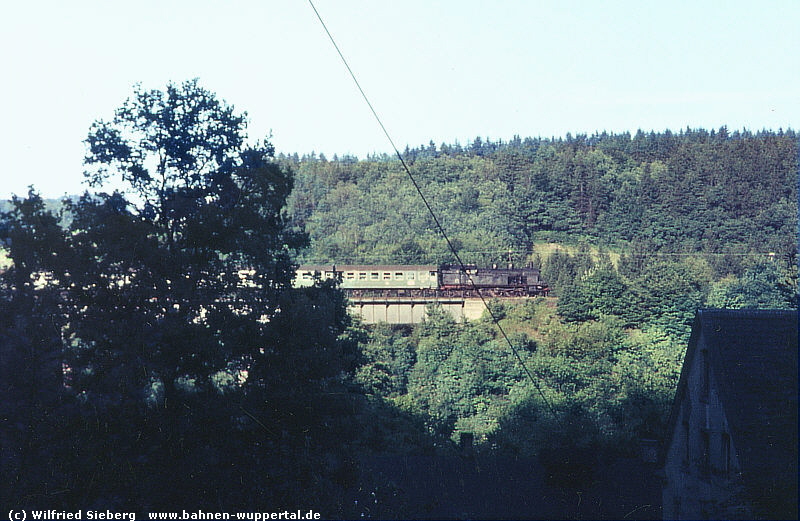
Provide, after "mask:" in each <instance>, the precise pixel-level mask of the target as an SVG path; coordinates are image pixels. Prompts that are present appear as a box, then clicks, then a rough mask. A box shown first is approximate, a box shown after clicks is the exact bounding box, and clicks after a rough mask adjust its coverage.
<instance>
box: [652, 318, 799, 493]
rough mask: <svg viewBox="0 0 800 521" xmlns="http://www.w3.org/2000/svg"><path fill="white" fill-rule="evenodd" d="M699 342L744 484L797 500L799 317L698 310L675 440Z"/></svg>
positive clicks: (675, 409)
mask: <svg viewBox="0 0 800 521" xmlns="http://www.w3.org/2000/svg"><path fill="white" fill-rule="evenodd" d="M701 337H702V338H703V340H704V344H703V345H704V348H706V349H708V351H709V357H708V359H709V363H710V365H711V371H712V372H713V374H714V377H715V382H716V383H717V389H718V393H719V399H720V402H721V404H722V407H723V408H724V410H725V414H726V417H727V419H728V425H729V427H730V430H731V438H732V439H733V443H734V446H735V447H736V452H737V455H738V457H739V463H740V465H741V467H742V472H743V475H744V477H745V479H746V480H747V481H749V482H750V483H751V484H753V485H755V486H756V487H758V488H759V489H761V490H767V489H769V490H773V489H775V487H789V489H793V491H794V498H795V500H796V497H797V468H798V467H797V455H798V453H797V443H798V436H797V421H798V408H797V407H798V377H797V375H798V366H797V354H798V312H797V311H796V310H794V311H792V310H745V309H741V310H719V309H705V310H699V311H698V312H697V314H696V316H695V321H694V325H693V326H692V336H691V339H690V340H689V347H688V349H687V351H686V357H685V358H684V360H685V361H684V367H683V370H682V371H681V378H680V382H679V384H678V389H677V391H676V395H675V402H674V404H673V407H672V412H671V414H670V422H669V427H670V430H669V431H668V432H669V433H670V435H671V434H672V432H674V422H675V421H677V416H678V407H679V405H680V402H681V400H682V399H683V396H684V393H685V391H686V385H687V375H688V371H689V367H688V363H690V361H691V360H694V359H695V356H694V354H695V351H696V350H697V349H698V341H699V340H700V338H701ZM666 448H667V447H665V453H666ZM665 453H664V454H665ZM776 492H777V490H776Z"/></svg>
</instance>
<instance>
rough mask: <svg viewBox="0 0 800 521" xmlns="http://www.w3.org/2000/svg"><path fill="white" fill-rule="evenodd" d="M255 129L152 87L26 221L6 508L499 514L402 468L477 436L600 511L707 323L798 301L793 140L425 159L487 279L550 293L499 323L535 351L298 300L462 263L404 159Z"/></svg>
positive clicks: (432, 153)
mask: <svg viewBox="0 0 800 521" xmlns="http://www.w3.org/2000/svg"><path fill="white" fill-rule="evenodd" d="M245 130H246V120H245V118H244V117H243V116H242V115H240V114H237V113H235V112H234V110H233V108H232V107H229V106H227V105H226V104H225V103H222V102H220V101H218V100H217V98H216V97H215V95H214V94H213V93H210V92H208V91H206V90H204V89H203V88H202V87H200V86H199V85H198V84H197V82H196V81H190V82H186V83H183V84H180V85H175V84H171V85H169V86H168V87H167V89H166V90H164V91H158V90H155V91H144V90H141V89H140V88H137V90H136V91H135V92H134V95H133V96H132V97H131V98H130V99H128V100H127V101H126V102H125V103H124V104H123V105H122V106H121V107H120V108H119V109H118V110H117V111H116V113H115V115H114V117H113V118H112V119H110V120H108V121H105V120H98V121H97V122H96V123H95V124H94V125H93V126H92V127H91V128H90V129H89V134H88V138H87V142H86V143H87V157H86V168H87V173H86V179H87V182H88V183H89V186H90V188H91V189H92V191H87V192H86V193H85V194H83V195H82V196H76V197H72V198H69V199H66V200H65V201H63V202H62V203H59V204H55V203H53V202H50V201H45V200H43V199H42V198H41V197H40V196H39V194H38V193H37V192H36V191H35V190H34V189H32V190H31V191H30V193H29V194H28V196H27V197H25V198H14V199H13V200H12V201H9V202H8V203H5V204H4V206H3V207H2V208H0V210H2V213H1V214H0V241H2V245H3V250H4V252H3V254H4V256H5V257H7V258H6V259H5V260H4V263H3V267H2V268H0V270H1V271H0V346H2V347H1V349H2V352H0V385H2V392H3V394H4V400H2V402H1V403H0V407H2V410H1V411H0V418H2V421H3V428H2V431H0V437H1V439H0V443H2V447H3V453H2V455H1V457H2V461H1V463H2V466H3V469H4V473H5V475H6V476H13V479H7V480H3V482H2V484H0V487H2V488H1V489H0V496H2V497H3V498H5V499H4V505H6V503H7V502H13V504H11V505H7V506H6V507H5V508H6V510H3V512H6V511H8V509H9V508H42V509H44V508H57V509H64V510H69V511H75V510H78V509H89V508H92V509H111V510H113V511H117V512H125V511H132V512H138V513H142V512H148V511H174V510H176V509H185V510H190V509H204V510H206V511H212V512H223V511H229V512H232V511H253V510H260V511H263V510H264V509H265V508H266V509H269V508H268V507H272V508H274V509H281V510H283V509H287V510H294V509H303V510H306V511H307V510H309V509H315V510H317V511H320V512H322V515H323V517H328V518H330V517H342V518H355V517H381V518H387V517H393V518H402V517H419V516H425V515H428V516H434V517H435V516H437V515H438V516H440V517H442V516H444V517H459V516H462V517H463V516H466V517H482V516H481V515H480V512H481V511H476V510H469V509H467V507H465V506H462V507H459V508H462V509H461V510H453V511H449V510H441V509H439V510H436V507H435V506H431V505H430V504H429V503H426V502H422V501H419V500H418V498H417V497H416V496H415V495H414V493H413V492H412V491H411V485H409V484H408V483H407V482H404V481H403V480H401V479H399V478H398V477H397V476H396V475H394V476H390V477H386V474H385V472H382V471H381V472H379V471H378V469H379V467H380V464H379V461H380V458H381V457H387V456H391V455H410V454H415V455H425V456H426V457H436V458H445V459H446V458H456V460H455V461H464V460H460V459H458V458H462V456H463V454H462V453H460V452H458V450H457V449H458V443H460V442H461V440H462V439H474V440H475V451H476V452H477V453H478V455H479V457H484V458H485V457H492V458H497V457H500V456H501V455H502V457H508V458H521V459H519V460H518V461H528V460H527V459H525V458H531V461H536V462H538V464H537V465H536V468H537V469H538V468H541V469H544V470H542V471H541V472H544V473H545V477H546V482H545V484H544V485H542V486H548V487H551V489H552V490H566V489H569V490H573V491H578V492H576V493H577V494H578V495H580V494H581V493H583V492H582V491H584V490H589V489H591V487H594V486H597V483H598V480H600V478H598V476H600V475H601V474H602V473H603V469H609V468H613V462H615V461H618V460H621V459H622V458H628V457H631V456H633V455H635V453H636V450H637V447H638V442H639V441H640V440H642V439H648V440H649V439H654V440H660V439H663V436H664V422H665V421H666V415H667V413H668V407H669V403H670V400H671V399H672V394H673V392H674V389H675V385H676V382H677V377H678V374H679V371H680V365H681V362H682V357H683V352H684V350H685V347H686V341H687V338H688V333H689V328H690V324H691V320H692V317H693V315H694V312H695V310H696V309H697V308H698V307H703V306H709V307H728V308H743V307H766V308H786V307H796V306H797V270H796V263H797V235H796V230H797V178H796V175H797V170H798V164H797V161H798V141H797V136H796V135H795V133H794V132H793V131H786V132H783V131H779V132H772V131H762V132H758V133H755V134H753V133H749V132H730V133H729V132H728V130H727V129H725V128H721V129H718V130H715V131H711V132H707V131H705V130H692V129H687V130H685V131H681V132H679V133H671V132H663V133H658V134H656V133H649V134H647V133H644V132H638V133H636V134H635V135H633V136H631V135H629V134H620V135H609V134H601V135H594V136H577V137H572V136H567V137H566V138H563V139H540V138H536V139H533V138H525V139H520V138H515V139H513V140H511V141H509V142H492V141H489V140H483V139H480V138H477V139H475V141H474V142H473V143H472V144H471V145H469V146H464V147H462V146H460V145H458V144H455V145H444V144H443V145H440V146H436V145H434V144H432V143H431V144H430V145H429V146H427V147H420V148H417V149H407V150H406V151H405V153H404V158H405V159H406V160H407V161H408V164H409V165H410V167H411V171H412V173H413V174H414V176H415V177H416V178H417V179H418V181H419V182H420V186H421V188H422V190H423V191H424V192H425V194H426V196H427V197H428V198H429V199H430V200H431V201H432V206H433V208H434V211H436V212H437V215H438V218H439V219H440V220H441V222H442V224H443V226H444V228H445V230H446V231H447V233H448V234H449V236H450V237H451V241H452V243H453V245H454V246H455V247H456V249H457V251H458V253H459V255H460V256H461V257H462V258H463V259H464V260H465V261H466V262H474V263H477V264H481V265H488V264H491V263H505V262H514V263H517V264H522V263H532V264H535V265H537V266H538V267H540V268H541V270H542V275H543V277H544V278H545V280H547V281H548V282H549V284H550V286H551V287H552V288H553V295H554V297H537V298H531V299H520V300H492V301H490V302H489V306H490V308H491V311H492V313H491V314H492V316H494V317H495V318H496V319H498V320H499V323H500V324H501V325H502V327H503V328H504V331H506V332H507V333H508V339H509V341H510V342H511V343H512V345H513V346H514V347H515V348H516V349H517V353H518V355H519V359H517V358H516V357H515V356H514V354H513V353H512V351H511V350H510V349H509V346H508V343H507V342H506V341H505V338H504V337H503V335H501V334H499V332H498V331H499V330H498V329H497V325H496V324H494V323H493V320H491V319H490V318H489V314H485V315H484V317H483V318H481V319H480V320H475V321H471V322H466V321H463V322H458V321H455V320H454V319H453V318H452V317H451V316H450V315H449V314H447V313H446V312H444V311H443V310H441V309H440V308H437V307H436V306H431V307H430V308H429V310H428V317H427V319H426V320H425V321H424V322H423V323H422V324H420V325H417V326H414V327H411V326H409V327H393V326H389V325H385V324H381V325H377V326H365V325H363V324H360V323H359V322H358V320H356V319H354V318H353V317H351V316H350V315H349V314H348V313H347V311H346V309H347V301H346V299H345V297H344V296H343V294H342V293H341V292H340V291H339V290H338V289H337V288H336V286H335V284H331V283H323V282H320V283H319V284H317V285H316V286H315V287H312V288H304V289H294V288H292V286H291V278H292V275H293V270H294V267H295V266H296V265H297V264H298V263H301V262H309V261H314V262H335V263H347V262H359V263H365V264H366V263H408V264H412V263H442V262H449V261H452V260H453V256H452V252H450V251H448V248H447V247H446V244H445V241H444V239H443V238H442V237H441V236H439V235H438V232H437V230H436V229H435V226H434V223H433V220H432V218H431V216H430V215H429V214H427V213H426V211H424V209H423V206H422V204H421V201H420V200H419V198H418V197H419V196H418V195H417V194H416V193H415V191H414V188H413V186H412V185H411V183H410V182H409V181H408V178H407V175H406V173H405V172H404V170H403V169H402V166H401V164H400V162H399V161H398V160H396V159H395V158H392V157H389V156H376V157H369V158H366V159H362V160H359V159H357V158H352V157H343V158H337V157H334V158H332V159H331V160H328V159H326V158H324V157H321V156H318V155H316V154H310V155H306V156H304V157H298V156H297V155H292V156H289V155H285V154H284V155H276V154H275V152H274V149H273V147H272V145H271V144H270V143H269V142H267V141H263V142H260V143H258V144H257V145H254V146H248V145H246V144H245V140H244V135H245ZM113 175H117V176H119V177H120V178H121V179H122V181H123V183H124V184H125V186H126V187H127V188H128V190H127V191H126V192H112V193H108V192H107V191H104V189H105V187H106V186H107V181H108V180H109V177H110V176H113ZM520 361H522V362H523V363H524V364H525V365H524V366H523V365H522V364H521V363H520ZM528 372H530V375H528V374H527V373H528ZM469 461H470V462H472V461H473V460H469ZM480 461H481V462H482V463H481V465H483V464H484V462H486V461H489V460H480ZM491 461H494V462H496V461H498V460H496V459H495V460H491ZM514 461H517V460H514ZM576 462H578V463H576ZM470 464H472V463H470ZM539 464H540V465H539ZM509 468H510V467H509ZM395 470H396V469H395ZM524 472H525V475H531V476H533V475H534V474H535V472H534V473H533V474H531V472H532V471H531V470H530V469H529V468H525V469H524ZM536 472H540V471H539V470H537V471H536ZM499 474H500V475H504V474H505V472H499ZM483 476H484V477H483V478H481V479H483V480H484V482H485V481H486V480H487V479H488V478H487V476H488V474H484V475H483ZM531 479H533V477H532V478H531ZM462 485H463V483H462ZM430 486H431V487H432V488H434V489H435V488H436V486H437V484H436V483H430ZM442 490H443V489H442ZM554 494H556V495H558V494H557V493H555V492H554ZM587 494H588V493H587ZM441 495H443V496H446V494H444V493H442V494H441ZM573 495H574V494H573ZM562 496H563V497H564V498H567V495H563V494H562ZM562 496H559V497H562ZM542 497H544V496H542ZM588 497H589V496H588V495H587V498H588ZM567 500H569V501H570V502H571V501H572V499H571V497H570V498H568V499H565V500H564V501H567ZM554 501H555V503H553V504H554V505H557V504H558V501H556V500H554ZM605 501H606V502H607V503H608V504H613V500H612V499H611V498H606V499H605ZM551 503H552V502H551ZM587 504H588V502H587ZM454 508H456V507H454ZM553 508H556V510H555V511H553V513H551V514H550V515H551V516H553V517H565V516H567V515H568V514H566V513H565V512H566V511H559V510H557V506H556V507H553ZM607 508H612V507H607ZM620 508H621V507H620ZM606 512H612V513H611V514H607V515H609V516H611V517H613V516H614V515H617V516H621V515H622V514H624V513H625V512H623V511H614V510H613V509H612V510H610V511H606ZM512 514H513V512H512ZM517 514H520V515H522V514H521V513H520V512H517ZM592 514H594V515H597V511H590V512H589V514H588V515H592ZM640 514H643V515H644V514H645V512H644V511H641V512H640ZM570 515H572V514H570ZM575 515H577V514H575ZM648 515H655V514H654V513H653V511H652V510H651V511H649V513H648ZM512 517H513V516H512ZM523 517H524V516H523Z"/></svg>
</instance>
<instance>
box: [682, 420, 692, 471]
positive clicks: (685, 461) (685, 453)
mask: <svg viewBox="0 0 800 521" xmlns="http://www.w3.org/2000/svg"><path fill="white" fill-rule="evenodd" d="M681 427H682V430H683V461H682V462H681V463H683V464H684V465H688V464H689V449H690V444H689V419H688V418H687V417H684V419H683V424H682V425H681Z"/></svg>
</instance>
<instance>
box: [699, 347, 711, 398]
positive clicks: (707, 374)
mask: <svg viewBox="0 0 800 521" xmlns="http://www.w3.org/2000/svg"><path fill="white" fill-rule="evenodd" d="M701 353H702V356H703V368H702V369H703V374H702V375H701V378H702V379H703V381H702V383H701V385H702V392H701V393H700V401H703V402H705V401H707V400H708V393H709V390H710V389H711V383H710V381H711V367H709V364H708V349H703V351H702V352H701Z"/></svg>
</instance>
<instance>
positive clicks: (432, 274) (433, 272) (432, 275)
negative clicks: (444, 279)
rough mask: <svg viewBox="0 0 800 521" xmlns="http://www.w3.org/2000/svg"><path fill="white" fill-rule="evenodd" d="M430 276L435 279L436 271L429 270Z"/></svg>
mask: <svg viewBox="0 0 800 521" xmlns="http://www.w3.org/2000/svg"><path fill="white" fill-rule="evenodd" d="M430 277H431V278H432V279H435V278H436V272H435V271H432V272H430Z"/></svg>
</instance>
